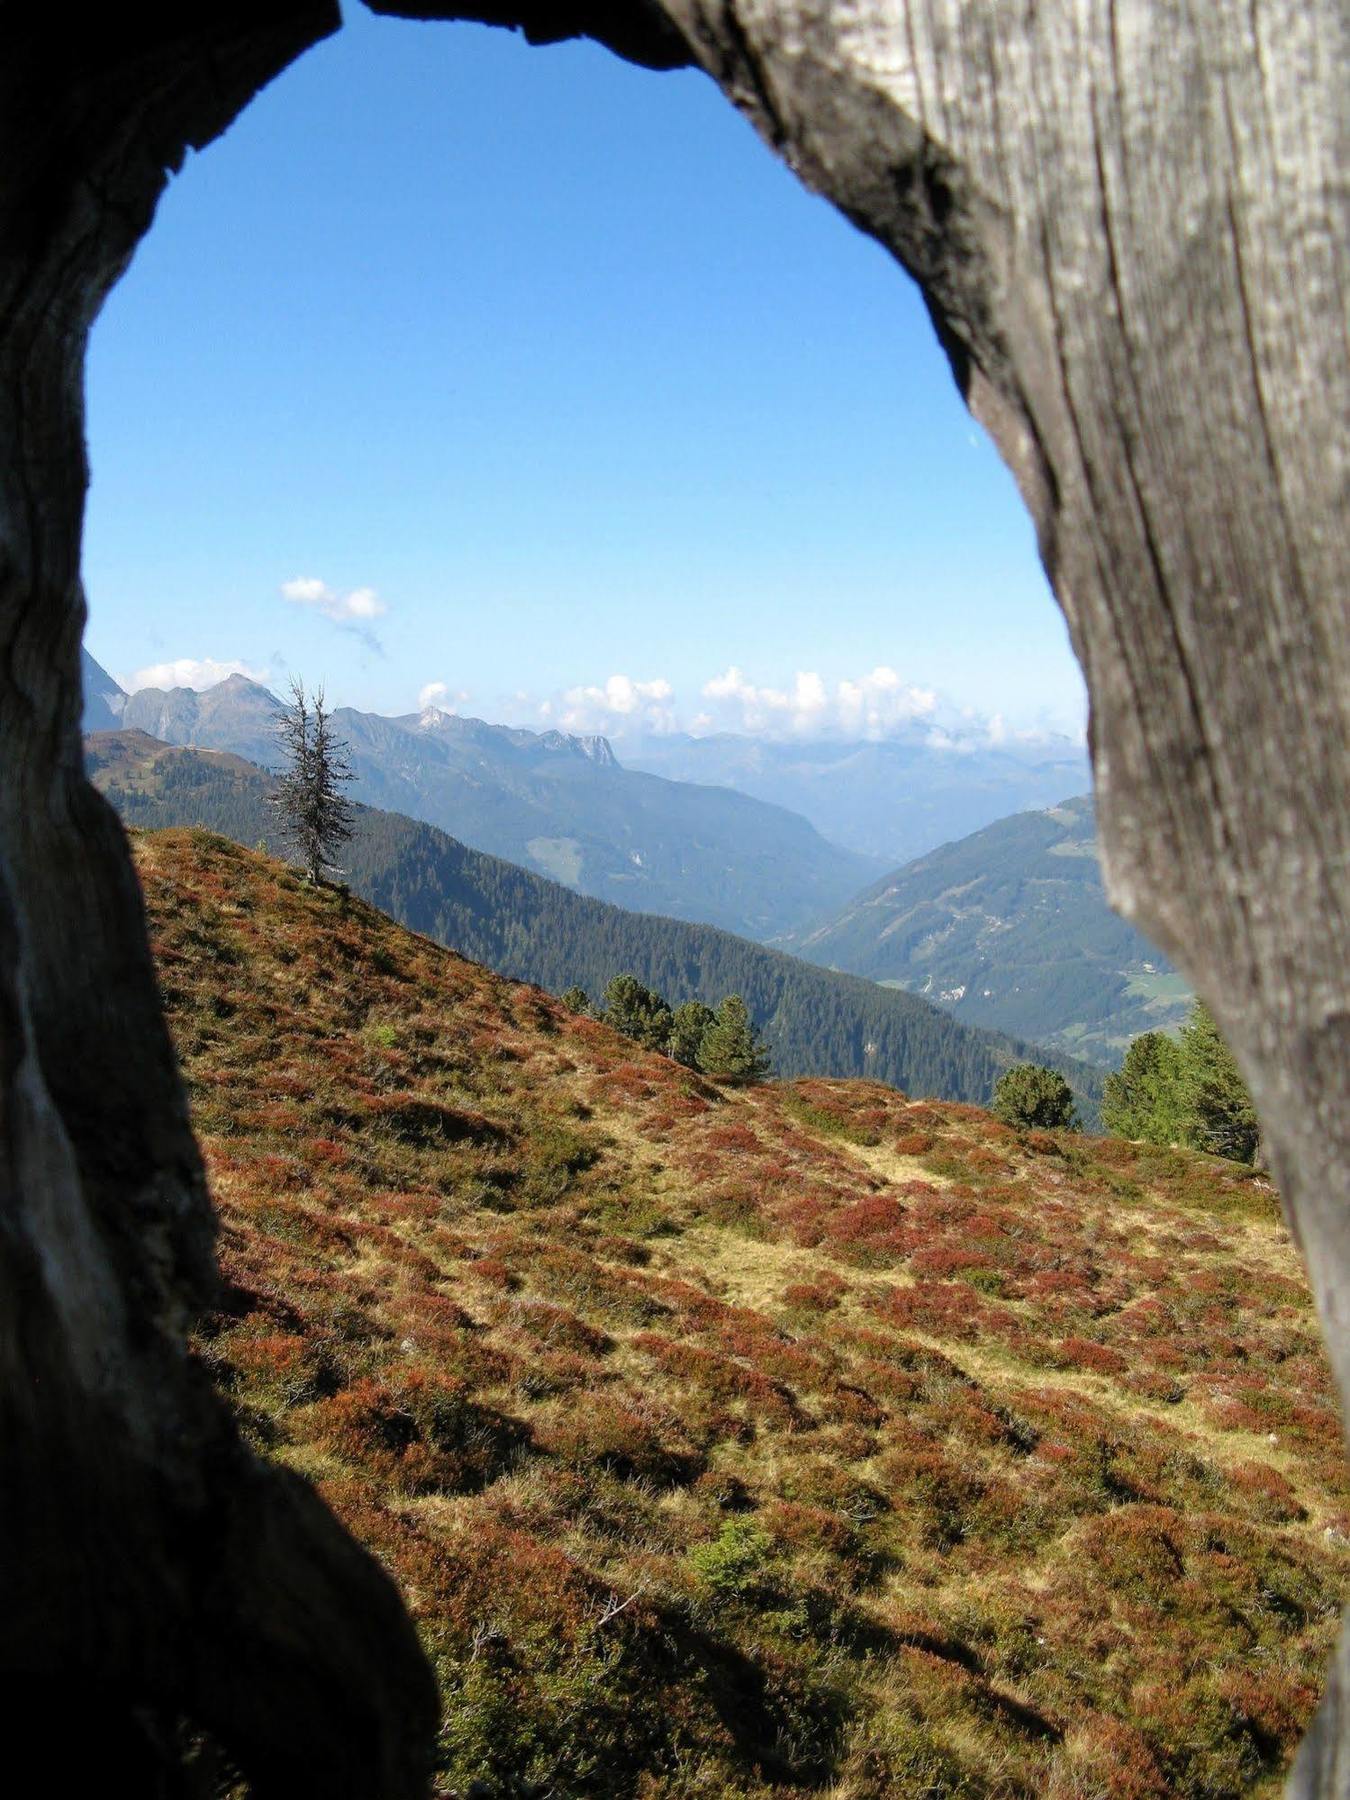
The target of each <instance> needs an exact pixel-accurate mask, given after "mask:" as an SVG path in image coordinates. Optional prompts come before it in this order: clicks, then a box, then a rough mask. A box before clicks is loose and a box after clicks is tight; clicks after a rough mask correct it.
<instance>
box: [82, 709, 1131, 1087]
mask: <svg viewBox="0 0 1350 1800" xmlns="http://www.w3.org/2000/svg"><path fill="white" fill-rule="evenodd" d="M87 754H88V760H89V767H90V772H91V775H92V778H93V780H94V781H95V783H96V784H97V785H98V786H99V787H100V788H101V789H102V790H103V791H104V792H105V793H106V794H107V795H108V797H109V798H110V799H111V800H112V801H113V803H114V805H115V806H116V807H117V809H118V811H119V812H120V813H121V815H122V817H123V818H124V819H125V820H126V821H127V822H128V823H129V824H133V825H149V826H160V825H186V824H201V825H206V826H209V827H210V828H211V829H213V830H216V831H221V832H224V833H226V834H227V835H228V836H230V837H232V838H234V839H235V840H236V841H237V842H239V843H243V844H250V845H252V844H267V845H271V844H275V843H278V842H279V839H278V835H277V832H276V825H275V820H274V818H273V816H272V814H271V812H270V811H269V809H268V807H267V803H266V794H267V791H268V782H267V778H266V776H265V775H264V773H263V771H261V770H259V769H257V768H256V767H254V766H253V765H252V764H250V763H247V762H245V761H244V760H243V759H242V758H239V757H231V756H224V755H219V754H213V753H207V752H201V751H190V750H176V749H172V748H170V747H169V746H167V745H164V744H160V743H158V742H156V741H155V740H154V739H152V738H149V737H147V736H145V735H144V734H143V733H133V732H118V733H108V734H103V735H99V736H95V737H92V738H90V739H89V740H88V751H87ZM343 862H344V867H345V870H346V878H347V879H348V881H349V882H350V884H351V886H352V887H353V888H354V889H355V891H356V892H357V893H359V894H361V895H362V896H364V897H365V898H366V899H368V900H371V901H373V902H374V904H375V905H377V906H379V907H381V908H383V910H385V911H386V912H388V913H390V914H391V915H392V916H393V917H394V918H396V919H398V920H400V921H401V922H402V923H404V924H406V925H410V926H411V927H412V928H413V929H414V930H416V931H421V932H425V933H426V934H427V935H428V936H429V937H434V938H436V939H438V940H439V941H440V942H441V943H445V944H449V945H452V946H453V947H454V948H455V949H457V950H460V951H462V952H463V953H464V954H465V955H468V956H472V957H474V958H476V959H477V960H478V961H481V962H484V963H486V964H487V965H488V966H489V967H490V968H493V969H497V970H499V971H501V972H502V973H504V974H508V975H516V976H519V977H521V978H523V979H526V980H529V981H536V982H538V983H539V984H540V985H541V986H543V987H546V988H549V989H551V990H552V991H554V992H561V991H562V989H564V988H566V987H568V986H570V985H572V984H573V983H579V984H580V985H581V986H582V987H584V988H586V989H587V990H588V991H589V992H590V993H591V994H592V995H599V994H600V993H601V992H602V991H603V989H604V986H605V983H606V982H607V981H608V980H609V979H610V977H611V976H612V975H617V974H622V973H629V974H634V975H636V976H638V977H639V979H641V980H642V981H644V982H646V983H647V984H648V985H649V986H651V987H655V988H657V989H659V991H660V992H661V993H663V994H664V995H665V996H666V998H667V999H669V1000H670V1001H671V1002H672V1003H678V1002H679V1001H681V1000H689V999H701V1000H704V1001H706V1002H707V1003H708V1004H710V1005H715V1004H716V1003H717V1001H719V1000H720V999H721V998H722V997H723V996H724V995H726V994H728V993H739V994H741V995H742V996H743V997H744V999H745V1001H746V1003H747V1005H748V1006H749V1008H750V1011H751V1014H752V1016H753V1017H754V1019H755V1021H756V1023H757V1024H758V1025H759V1026H760V1028H761V1029H762V1031H763V1032H764V1034H765V1036H766V1038H767V1040H768V1043H769V1046H770V1049H771V1050H772V1052H773V1057H774V1067H775V1069H776V1070H777V1071H778V1072H779V1073H780V1074H785V1075H792V1074H813V1075H869V1076H872V1077H875V1078H876V1079H878V1080H881V1081H887V1082H891V1083H894V1084H895V1085H896V1086H899V1087H903V1088H905V1089H906V1090H907V1091H909V1092H912V1093H916V1094H940V1095H942V1096H944V1097H946V1098H949V1099H965V1100H976V1101H978V1100H986V1099H988V1097H989V1095H990V1094H991V1093H992V1090H993V1085H994V1082H995V1081H996V1080H997V1079H998V1076H999V1075H1000V1074H1001V1073H1002V1071H1003V1069H1004V1068H1006V1067H1007V1066H1008V1064H1009V1063H1010V1062H1014V1061H1016V1060H1018V1059H1019V1057H1022V1056H1024V1055H1028V1054H1033V1052H1031V1051H1030V1049H1029V1047H1028V1046H1026V1045H1024V1044H1018V1043H1015V1042H1013V1041H1012V1040H1010V1039H1007V1038H1003V1037H1000V1036H998V1035H997V1034H994V1033H991V1032H984V1031H979V1030H974V1029H970V1028H968V1027H965V1026H962V1025H960V1024H958V1023H957V1022H956V1021H955V1020H953V1019H951V1018H949V1017H948V1016H947V1015H946V1014H945V1013H943V1012H941V1011H939V1010H938V1009H937V1008H936V1007H933V1006H930V1005H929V1004H928V1003H927V1002H926V1001H924V1000H919V999H916V998H915V997H914V996H912V995H909V994H904V993H899V992H893V991H889V990H887V989H884V988H880V987H877V986H876V985H875V984H874V983H872V982H868V981H863V980H859V979H858V978H856V977H853V976H847V975H838V974H835V973H832V972H829V971H826V970H823V969H818V968H815V967H813V966H812V965H811V964H809V963H803V962H800V961H798V960H797V959H795V958H793V957H790V956H785V955H782V954H781V953H779V952H777V951H774V950H770V949H767V948H764V947H763V946H760V945H757V944H752V943H748V942H746V941H745V940H744V939H742V938H737V937H733V936H731V935H730V933H728V932H723V931H717V930H715V929H713V928H711V927H709V926H705V925H693V924H687V923H684V922H683V921H680V920H674V919H662V918H658V917H653V916H650V915H647V914H641V913H631V912H626V911H624V910H623V909H621V908H619V907H616V906H607V905H605V904H604V903H603V902H601V901H597V900H591V899H588V898H586V897H585V896H582V895H579V894H574V893H572V892H571V891H570V890H568V889H567V888H564V887H562V886H560V885H559V884H557V883H556V882H550V881H546V880H544V879H543V878H542V877H541V876H538V875H534V874H531V873H530V872H529V871H528V870H526V869H519V868H516V867H515V866H514V865H512V864H510V863H507V862H503V861H500V860H499V859H497V858H496V857H491V856H485V855H483V854H482V853H481V852H478V851H474V850H470V849H468V848H467V847H466V846H465V845H463V844H460V843H457V842H456V841H455V840H454V839H453V838H450V837H447V836H446V835H445V834H444V833H443V832H440V831H437V830H435V829H434V828H433V827H431V826H429V825H425V824H422V823H420V822H419V821H416V820H413V819H407V818H404V817H402V816H400V815H399V814H396V813H386V812H380V811H377V810H374V809H367V808H362V809H361V810H360V813H359V816H358V828H357V836H356V839H355V841H354V842H353V843H352V844H351V845H350V846H349V847H348V850H347V852H346V853H345V854H344V858H343ZM1058 1061H1059V1065H1060V1066H1062V1067H1063V1069H1064V1072H1065V1074H1066V1075H1067V1076H1068V1078H1069V1080H1070V1081H1071V1082H1072V1083H1073V1084H1074V1086H1075V1088H1076V1089H1077V1091H1078V1092H1079V1094H1080V1096H1081V1100H1082V1105H1083V1108H1084V1111H1085V1113H1086V1115H1087V1116H1088V1117H1089V1118H1091V1117H1094V1116H1095V1109H1096V1103H1097V1099H1098V1097H1099V1095H1100V1078H1099V1076H1098V1075H1097V1072H1096V1071H1095V1070H1093V1069H1090V1068H1089V1067H1088V1066H1087V1065H1085V1064H1080V1063H1075V1062H1074V1061H1072V1059H1064V1058H1060V1059H1058Z"/></svg>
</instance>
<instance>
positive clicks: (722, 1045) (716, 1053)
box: [698, 994, 769, 1081]
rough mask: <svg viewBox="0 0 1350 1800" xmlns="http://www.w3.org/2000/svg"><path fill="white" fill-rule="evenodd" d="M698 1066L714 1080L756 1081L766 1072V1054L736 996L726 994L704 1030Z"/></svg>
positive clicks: (739, 998) (743, 1003)
mask: <svg viewBox="0 0 1350 1800" xmlns="http://www.w3.org/2000/svg"><path fill="white" fill-rule="evenodd" d="M698 1066H699V1068H700V1069H702V1070H703V1073H704V1074H705V1075H712V1076H715V1077H716V1079H717V1080H718V1081H758V1080H759V1079H760V1077H761V1076H764V1075H767V1074H768V1072H769V1052H768V1050H767V1049H766V1047H765V1045H764V1042H763V1040H762V1038H761V1037H760V1035H759V1033H758V1032H757V1031H756V1030H755V1027H754V1024H753V1022H752V1021H751V1018H750V1014H749V1011H748V1010H747V1008H746V1004H745V1002H744V1000H742V999H741V997H740V995H739V994H728V995H727V997H726V999H725V1000H723V1002H722V1004H721V1005H720V1006H719V1007H718V1009H717V1012H716V1013H715V1015H714V1016H713V1020H712V1023H711V1024H710V1025H709V1026H708V1027H707V1029H706V1030H705V1031H704V1033H703V1036H702V1038H701V1040H700V1042H699V1047H698Z"/></svg>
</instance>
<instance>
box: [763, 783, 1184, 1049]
mask: <svg viewBox="0 0 1350 1800" xmlns="http://www.w3.org/2000/svg"><path fill="white" fill-rule="evenodd" d="M789 947H790V948H791V949H793V950H794V951H795V952H796V953H797V954H798V955H800V956H805V957H809V958H810V959H811V960H812V961H814V962H822V963H826V964H828V965H829V966H830V967H831V968H838V969H848V970H851V971H852V972H853V973H854V974H856V975H866V976H868V977H869V978H870V979H871V980H873V981H880V982H886V983H888V984H893V985H895V986H897V987H903V988H907V989H909V990H910V991H911V992H913V993H918V994H922V995H924V996H925V998H927V999H930V1000H936V1001H937V1002H938V1003H939V1004H940V1005H942V1006H945V1007H947V1008H948V1009H949V1010H950V1011H951V1012H952V1013H953V1014H954V1015H955V1016H956V1017H957V1018H959V1019H963V1020H966V1021H968V1022H969V1023H971V1024H977V1025H987V1026H993V1027H995V1028H996V1029H998V1030H1000V1031H1009V1032H1014V1033H1016V1034H1017V1035H1019V1036H1022V1037H1032V1038H1034V1039H1036V1041H1037V1042H1038V1043H1043V1044H1052V1045H1056V1046H1058V1047H1059V1048H1061V1049H1063V1050H1066V1051H1069V1052H1071V1053H1072V1054H1074V1055H1078V1056H1089V1057H1094V1058H1097V1059H1100V1060H1103V1061H1107V1062H1114V1061H1117V1060H1119V1057H1120V1054H1121V1052H1122V1051H1123V1050H1124V1048H1125V1047H1126V1045H1127V1044H1128V1042H1129V1040H1130V1038H1132V1037H1134V1036H1135V1035H1136V1034H1137V1033H1139V1032H1141V1031H1150V1030H1153V1029H1155V1028H1158V1027H1167V1026H1172V1025H1176V1024H1179V1023H1180V1021H1181V1018H1182V1017H1183V1015H1184V1013H1185V1010H1186V1007H1187V1004H1188V1002H1189V998H1190V994H1189V990H1188V988H1187V986H1186V983H1185V982H1184V980H1183V979H1182V978H1181V976H1179V975H1178V974H1177V973H1176V972H1175V971H1174V970H1173V968H1172V966H1171V964H1170V963H1169V962H1168V961H1167V959H1166V958H1165V957H1164V956H1163V955H1162V953H1161V952H1160V951H1158V950H1155V949H1154V948H1153V947H1152V945H1151V944H1149V942H1148V940H1147V939H1146V938H1144V937H1141V936H1140V934H1139V933H1138V932H1137V931H1136V930H1135V929H1134V927H1133V926H1131V925H1127V924H1126V922H1125V921H1124V919H1121V918H1119V917H1118V916H1117V915H1116V914H1115V913H1114V912H1112V910H1111V908H1110V906H1109V905H1108V904H1107V900H1106V894H1105V891H1104V889H1103V886H1102V876H1101V868H1100V865H1099V863H1098V859H1097V838H1096V826H1095V821H1094V817H1093V810H1092V801H1091V799H1090V798H1089V797H1088V796H1087V795H1082V796H1080V797H1078V798H1076V799H1073V800H1067V801H1065V802H1064V803H1063V804H1062V805H1060V806H1052V807H1049V808H1048V809H1045V810H1043V811H1039V812H1023V813H1018V814H1017V815H1016V816H1015V817H1013V818H1011V819H1002V820H1000V821H999V822H998V823H997V824H995V825H990V826H987V827H986V828H985V829H984V830H983V831H977V832H975V833H974V834H973V835H971V836H970V837H965V838H962V839H960V840H959V841H958V842H957V843H954V844H945V845H943V846H942V847H941V848H940V849H938V850H934V851H932V852H931V853H930V854H929V855H927V856H923V857H920V858H919V859H918V860H917V861H915V862H911V863H909V864H907V865H906V866H905V867H904V868H902V869H897V870H895V871H894V872H893V873H892V874H890V875H887V876H886V877H885V878H884V879H883V880H881V881H879V882H877V883H876V884H875V885H874V886H873V887H870V888H868V889H867V891H866V892H865V893H862V894H859V895H858V896H857V897H856V899H854V900H853V901H852V902H850V904H849V905H847V906H846V907H844V908H843V909H842V910H841V911H840V912H839V913H838V914H837V915H836V916H835V917H834V918H833V919H831V920H829V921H828V922H826V923H825V924H823V925H820V926H818V927H816V928H815V929H813V930H810V931H807V932H803V933H799V934H796V935H795V936H794V937H792V938H791V939H790V940H789Z"/></svg>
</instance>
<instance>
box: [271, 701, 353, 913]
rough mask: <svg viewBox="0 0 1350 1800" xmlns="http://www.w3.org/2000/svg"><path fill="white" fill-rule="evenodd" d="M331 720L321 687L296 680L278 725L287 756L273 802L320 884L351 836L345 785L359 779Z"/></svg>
mask: <svg viewBox="0 0 1350 1800" xmlns="http://www.w3.org/2000/svg"><path fill="white" fill-rule="evenodd" d="M332 720H333V715H332V710H331V708H329V707H328V706H326V705H325V704H324V692H323V689H322V688H319V689H318V690H317V692H316V693H314V694H313V695H312V696H310V695H306V693H305V684H304V682H303V681H298V680H297V681H292V683H291V704H290V705H289V706H288V707H286V708H285V709H284V710H283V711H282V714H281V717H280V720H279V721H278V725H277V732H278V735H279V737H280V739H281V745H282V749H283V751H284V753H285V758H286V761H285V766H284V768H283V770H282V774H281V779H280V780H279V781H278V783H277V786H276V791H275V793H274V794H273V795H272V806H273V808H274V810H275V812H276V815H277V819H278V821H279V823H280V825H281V829H282V831H283V832H284V833H285V835H286V837H287V838H288V839H289V841H290V843H291V844H292V846H293V847H294V849H295V852H296V854H297V856H298V857H299V859H300V862H301V865H302V867H303V868H304V871H305V875H306V877H307V878H308V879H309V880H310V881H311V882H313V883H314V885H315V886H316V887H317V886H318V885H319V884H320V883H321V882H322V880H323V877H324V871H325V870H336V867H337V864H336V862H335V858H336V857H337V855H338V853H339V851H340V850H341V849H342V846H343V845H344V844H345V843H347V842H349V840H350V839H351V835H352V830H353V824H354V814H353V812H352V808H351V803H350V802H349V801H348V800H347V799H346V797H345V795H344V794H343V791H342V790H343V788H344V787H345V786H346V785H347V783H348V782H350V781H351V780H353V779H354V774H353V770H352V765H351V758H350V757H349V755H348V752H347V746H346V744H345V743H344V742H343V740H342V739H341V738H339V737H337V736H335V735H334V732H333V723H332Z"/></svg>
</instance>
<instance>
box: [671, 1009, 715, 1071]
mask: <svg viewBox="0 0 1350 1800" xmlns="http://www.w3.org/2000/svg"><path fill="white" fill-rule="evenodd" d="M715 1017H716V1014H715V1013H714V1012H713V1009H712V1008H711V1007H710V1006H705V1005H704V1004H703V1002H702V1001H701V1000H684V1001H682V1002H681V1003H680V1005H679V1006H677V1007H676V1008H675V1011H674V1013H673V1014H672V1016H671V1022H670V1043H669V1050H670V1054H671V1055H672V1056H673V1057H674V1058H675V1060H676V1062H680V1063H683V1064H684V1065H685V1067H686V1068H688V1069H697V1068H698V1067H699V1060H698V1059H699V1051H700V1049H701V1048H702V1045H703V1039H704V1037H705V1036H706V1035H707V1031H708V1027H709V1026H710V1025H711V1024H712V1022H713V1020H714V1018H715Z"/></svg>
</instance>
